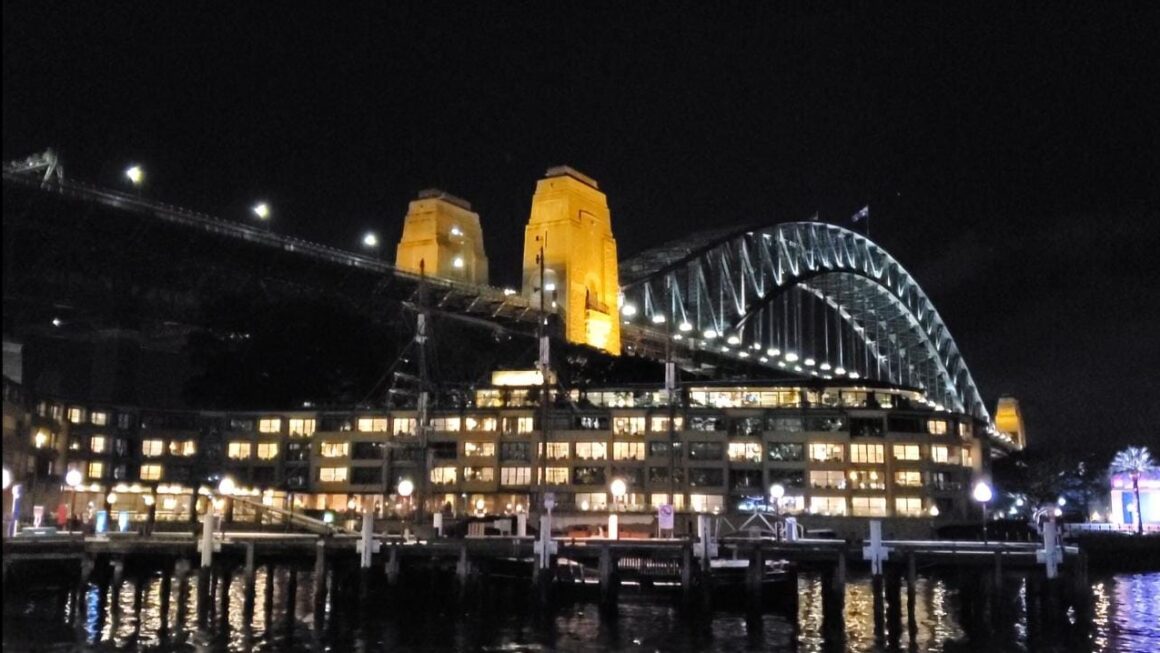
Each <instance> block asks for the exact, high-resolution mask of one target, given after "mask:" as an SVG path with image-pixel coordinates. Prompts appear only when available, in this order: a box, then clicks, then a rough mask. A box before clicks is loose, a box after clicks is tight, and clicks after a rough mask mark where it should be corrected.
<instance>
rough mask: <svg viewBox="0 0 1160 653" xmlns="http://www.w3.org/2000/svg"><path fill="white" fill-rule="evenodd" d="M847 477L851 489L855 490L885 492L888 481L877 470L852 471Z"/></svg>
mask: <svg viewBox="0 0 1160 653" xmlns="http://www.w3.org/2000/svg"><path fill="white" fill-rule="evenodd" d="M846 476H847V477H848V478H849V479H850V483H849V485H850V487H851V488H853V489H855V490H885V489H886V479H885V478H883V477H882V475H881V474H879V473H878V471H877V470H873V469H871V470H869V471H867V470H855V469H852V470H850V471H849V472H848V473H847V474H846Z"/></svg>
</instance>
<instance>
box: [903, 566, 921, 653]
mask: <svg viewBox="0 0 1160 653" xmlns="http://www.w3.org/2000/svg"><path fill="white" fill-rule="evenodd" d="M917 582H918V564H917V562H916V561H915V559H914V552H913V551H912V552H911V553H910V554H909V555H908V556H906V632H907V634H908V635H909V637H910V641H911V642H914V641H915V639H916V638H917V637H918V619H917V617H916V616H915V605H914V604H915V598H916V597H917V596H918V589H917V588H916V587H915V583H917Z"/></svg>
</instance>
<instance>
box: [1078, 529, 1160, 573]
mask: <svg viewBox="0 0 1160 653" xmlns="http://www.w3.org/2000/svg"><path fill="white" fill-rule="evenodd" d="M1068 543H1074V544H1076V545H1078V546H1079V547H1080V549H1082V550H1083V552H1084V553H1086V554H1087V559H1088V566H1089V568H1091V569H1093V570H1099V571H1110V572H1120V571H1123V572H1135V571H1160V535H1135V534H1127V533H1083V534H1077V535H1075V536H1073V537H1070V538H1068Z"/></svg>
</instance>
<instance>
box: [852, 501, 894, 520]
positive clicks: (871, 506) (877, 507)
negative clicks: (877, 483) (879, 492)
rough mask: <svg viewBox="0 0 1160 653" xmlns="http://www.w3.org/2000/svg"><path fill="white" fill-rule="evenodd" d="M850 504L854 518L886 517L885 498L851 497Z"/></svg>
mask: <svg viewBox="0 0 1160 653" xmlns="http://www.w3.org/2000/svg"><path fill="white" fill-rule="evenodd" d="M850 504H851V507H852V508H853V513H854V516H855V517H885V516H886V497H853V498H851V499H850Z"/></svg>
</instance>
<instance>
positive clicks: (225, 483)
mask: <svg viewBox="0 0 1160 653" xmlns="http://www.w3.org/2000/svg"><path fill="white" fill-rule="evenodd" d="M237 488H238V486H237V484H236V483H234V479H233V478H232V477H230V476H223V477H222V480H221V481H220V482H219V483H218V494H220V495H222V496H229V495H231V494H233V493H234V490H236V489H237Z"/></svg>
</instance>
